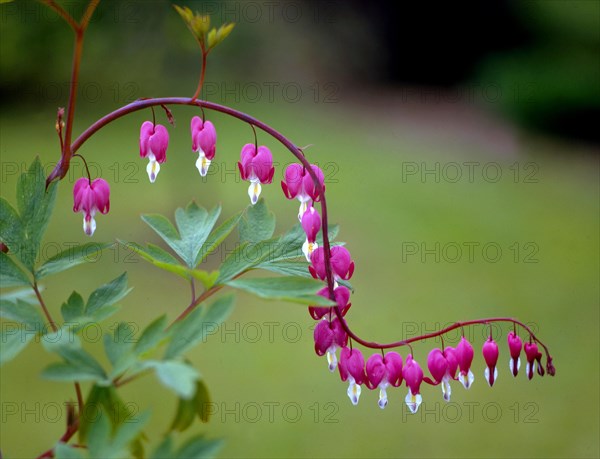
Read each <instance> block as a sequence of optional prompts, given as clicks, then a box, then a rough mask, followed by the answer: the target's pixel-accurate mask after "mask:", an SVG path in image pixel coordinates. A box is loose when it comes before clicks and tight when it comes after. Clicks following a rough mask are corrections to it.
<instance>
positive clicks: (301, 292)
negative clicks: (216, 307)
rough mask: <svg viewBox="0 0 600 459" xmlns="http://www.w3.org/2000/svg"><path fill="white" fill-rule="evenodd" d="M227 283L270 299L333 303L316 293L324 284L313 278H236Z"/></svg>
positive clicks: (318, 303) (321, 303) (331, 304)
mask: <svg viewBox="0 0 600 459" xmlns="http://www.w3.org/2000/svg"><path fill="white" fill-rule="evenodd" d="M227 285H229V286H230V287H234V288H238V289H240V290H244V291H246V292H249V293H252V294H254V295H257V296H259V297H261V298H266V299H270V300H283V301H291V302H293V303H301V304H309V305H319V306H333V305H334V303H333V302H331V301H330V300H328V299H327V298H324V297H322V296H320V295H317V292H318V291H319V290H320V289H322V288H323V286H324V284H323V282H322V281H318V280H315V279H305V278H303V277H269V278H257V279H236V280H231V281H228V282H227Z"/></svg>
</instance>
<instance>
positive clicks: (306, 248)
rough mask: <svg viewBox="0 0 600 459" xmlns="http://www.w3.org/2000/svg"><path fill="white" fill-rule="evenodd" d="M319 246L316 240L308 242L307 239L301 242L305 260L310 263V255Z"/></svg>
mask: <svg viewBox="0 0 600 459" xmlns="http://www.w3.org/2000/svg"><path fill="white" fill-rule="evenodd" d="M318 247H319V244H317V243H316V242H308V239H306V241H304V244H302V253H303V254H304V256H305V257H306V261H308V262H309V263H310V255H311V254H312V253H313V252H314V251H315V250H316V249H317V248H318Z"/></svg>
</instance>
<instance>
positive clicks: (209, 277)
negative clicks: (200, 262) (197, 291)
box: [190, 269, 219, 290]
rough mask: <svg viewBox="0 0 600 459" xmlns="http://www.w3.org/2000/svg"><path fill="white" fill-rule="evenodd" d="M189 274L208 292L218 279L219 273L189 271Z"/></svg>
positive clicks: (198, 270) (197, 270)
mask: <svg viewBox="0 0 600 459" xmlns="http://www.w3.org/2000/svg"><path fill="white" fill-rule="evenodd" d="M190 274H191V275H192V276H193V277H194V279H198V280H199V281H200V282H202V285H204V288H205V289H206V290H208V289H209V288H211V287H212V286H213V285H215V282H216V281H217V279H218V278H219V271H211V272H210V273H209V272H208V271H203V270H201V269H190Z"/></svg>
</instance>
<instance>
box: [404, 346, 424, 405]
mask: <svg viewBox="0 0 600 459" xmlns="http://www.w3.org/2000/svg"><path fill="white" fill-rule="evenodd" d="M402 377H403V378H404V381H406V387H408V394H406V397H405V398H404V401H405V402H406V406H408V409H409V410H410V412H411V413H413V414H415V413H416V412H417V410H418V409H419V406H420V405H421V402H422V401H423V397H421V393H420V388H421V382H423V370H421V367H420V366H419V364H418V363H417V361H416V360H414V359H413V356H412V355H411V354H408V356H407V357H406V364H405V365H404V367H403V368H402Z"/></svg>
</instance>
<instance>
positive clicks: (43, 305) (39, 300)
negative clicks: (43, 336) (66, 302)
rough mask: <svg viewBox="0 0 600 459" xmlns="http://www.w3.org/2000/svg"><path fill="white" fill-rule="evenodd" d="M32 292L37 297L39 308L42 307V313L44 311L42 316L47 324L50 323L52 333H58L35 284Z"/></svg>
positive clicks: (35, 283)
mask: <svg viewBox="0 0 600 459" xmlns="http://www.w3.org/2000/svg"><path fill="white" fill-rule="evenodd" d="M33 291H34V292H35V296H36V297H37V299H38V302H39V303H40V306H41V307H42V311H44V315H45V316H46V319H47V320H48V323H50V327H52V331H55V332H56V331H58V326H57V325H56V322H54V319H52V316H51V315H50V311H49V310H48V308H47V307H46V303H45V302H44V299H43V298H42V294H41V293H40V289H39V288H38V285H37V282H34V283H33Z"/></svg>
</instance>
